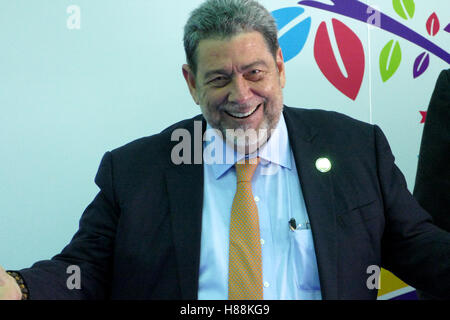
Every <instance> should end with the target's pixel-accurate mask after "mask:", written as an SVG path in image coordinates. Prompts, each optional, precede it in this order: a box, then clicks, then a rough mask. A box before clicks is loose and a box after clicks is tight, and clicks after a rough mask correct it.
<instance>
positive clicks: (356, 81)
mask: <svg viewBox="0 0 450 320" xmlns="http://www.w3.org/2000/svg"><path fill="white" fill-rule="evenodd" d="M332 22H333V29H334V34H335V37H336V43H337V45H338V49H339V52H338V53H337V54H340V56H341V58H342V62H343V63H344V67H345V70H346V71H347V74H348V77H345V76H344V75H343V74H342V72H341V70H340V69H339V66H338V63H337V61H336V56H335V54H334V52H333V48H332V46H331V41H330V36H329V34H328V30H327V27H326V23H325V22H322V23H321V24H320V25H319V28H318V30H317V34H316V39H315V42H314V58H315V59H316V62H317V65H318V66H319V69H320V71H322V73H323V74H324V76H325V77H326V78H327V79H328V81H330V82H331V84H333V86H335V87H336V88H337V89H338V90H339V91H341V92H342V93H343V94H345V95H346V96H347V97H349V98H350V99H352V100H355V99H356V97H357V96H358V93H359V90H360V89H361V84H362V81H363V77H364V67H365V55H364V48H363V45H362V43H361V40H360V39H359V38H358V36H357V35H356V34H355V33H354V32H353V31H352V30H351V29H350V28H349V27H347V26H346V25H345V24H344V23H342V22H340V21H339V20H337V19H332Z"/></svg>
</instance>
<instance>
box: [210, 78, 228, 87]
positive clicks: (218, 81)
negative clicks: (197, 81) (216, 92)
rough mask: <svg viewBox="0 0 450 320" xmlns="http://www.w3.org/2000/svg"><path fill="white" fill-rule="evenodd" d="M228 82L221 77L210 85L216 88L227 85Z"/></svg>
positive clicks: (211, 81)
mask: <svg viewBox="0 0 450 320" xmlns="http://www.w3.org/2000/svg"><path fill="white" fill-rule="evenodd" d="M227 81H228V78H227V77H223V76H220V77H216V78H214V79H212V80H210V81H209V83H210V84H212V85H214V86H220V85H224V84H226V83H227Z"/></svg>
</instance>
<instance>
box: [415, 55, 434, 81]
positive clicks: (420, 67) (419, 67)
mask: <svg viewBox="0 0 450 320" xmlns="http://www.w3.org/2000/svg"><path fill="white" fill-rule="evenodd" d="M429 65H430V54H429V53H427V52H424V53H422V54H420V55H419V56H418V57H417V58H416V61H414V69H413V77H414V79H415V78H417V77H419V76H421V75H422V74H423V73H424V72H425V71H426V70H427V69H428V66H429Z"/></svg>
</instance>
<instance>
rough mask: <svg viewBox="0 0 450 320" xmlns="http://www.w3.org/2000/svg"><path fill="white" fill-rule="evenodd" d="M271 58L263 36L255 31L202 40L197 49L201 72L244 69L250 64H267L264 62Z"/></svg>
mask: <svg viewBox="0 0 450 320" xmlns="http://www.w3.org/2000/svg"><path fill="white" fill-rule="evenodd" d="M271 57H272V55H271V53H270V51H269V49H268V46H267V44H266V42H265V40H264V38H263V36H262V35H261V34H260V33H259V32H256V31H254V32H247V33H240V34H237V35H235V36H232V37H228V38H218V37H213V38H207V39H203V40H201V41H200V43H199V45H198V48H197V66H198V70H199V71H200V70H201V71H203V72H208V71H210V70H213V69H216V68H226V67H229V68H231V67H239V68H246V67H249V66H250V65H252V64H267V63H268V61H265V60H267V59H270V58H271ZM232 64H234V65H233V66H232ZM236 64H237V65H236Z"/></svg>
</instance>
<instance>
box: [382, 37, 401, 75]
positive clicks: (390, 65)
mask: <svg viewBox="0 0 450 320" xmlns="http://www.w3.org/2000/svg"><path fill="white" fill-rule="evenodd" d="M401 61H402V50H401V49H400V44H399V42H398V41H395V45H394V40H391V41H389V42H388V43H387V44H386V45H385V46H384V48H383V50H381V53H380V73H381V79H382V80H383V82H386V81H388V80H389V79H390V78H391V77H392V76H393V75H394V73H395V72H396V71H397V69H398V67H399V66H400V62H401Z"/></svg>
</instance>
